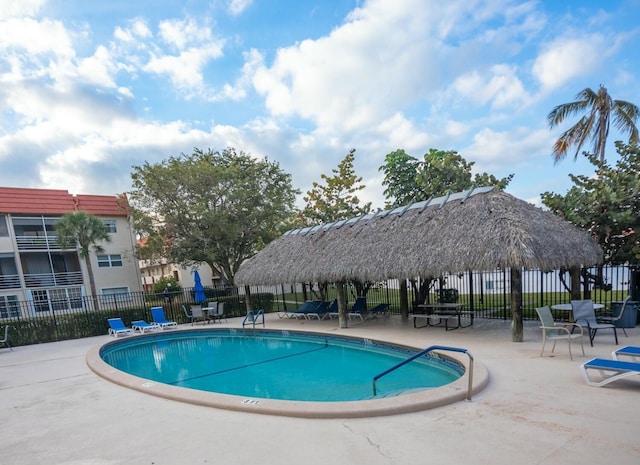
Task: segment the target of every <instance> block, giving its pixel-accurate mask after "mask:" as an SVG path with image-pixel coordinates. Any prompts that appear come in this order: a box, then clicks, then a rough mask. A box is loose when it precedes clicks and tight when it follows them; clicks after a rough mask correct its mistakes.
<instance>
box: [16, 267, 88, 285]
mask: <svg viewBox="0 0 640 465" xmlns="http://www.w3.org/2000/svg"><path fill="white" fill-rule="evenodd" d="M24 282H25V284H26V286H27V287H53V286H72V285H78V284H82V272H81V271H73V272H67V273H37V274H35V273H34V274H25V275H24Z"/></svg>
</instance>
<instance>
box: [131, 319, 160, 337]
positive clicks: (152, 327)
mask: <svg viewBox="0 0 640 465" xmlns="http://www.w3.org/2000/svg"><path fill="white" fill-rule="evenodd" d="M131 328H132V329H133V331H134V332H135V331H138V332H139V333H140V334H144V333H146V332H151V331H160V326H159V325H158V324H156V323H147V322H146V321H144V320H138V321H132V322H131Z"/></svg>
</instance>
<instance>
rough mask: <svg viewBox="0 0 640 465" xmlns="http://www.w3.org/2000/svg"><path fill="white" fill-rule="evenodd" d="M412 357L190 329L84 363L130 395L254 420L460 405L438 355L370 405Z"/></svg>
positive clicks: (456, 365)
mask: <svg viewBox="0 0 640 465" xmlns="http://www.w3.org/2000/svg"><path fill="white" fill-rule="evenodd" d="M415 352H417V350H416V349H412V348H408V347H404V346H398V345H390V344H385V343H382V342H380V341H371V340H367V339H361V338H347V337H336V336H333V335H332V336H328V335H318V334H315V335H312V334H308V333H303V332H298V331H271V330H262V331H255V332H254V331H247V332H243V331H242V330H236V329H219V330H210V329H207V330H204V329H196V330H188V331H178V332H171V333H159V334H154V335H147V336H144V337H136V338H130V339H125V340H121V341H113V342H111V343H108V344H105V345H104V346H102V347H100V348H98V349H97V350H96V351H95V352H93V353H90V354H88V356H87V362H88V364H89V366H90V367H91V368H92V369H93V370H94V371H96V373H98V374H100V375H101V376H104V377H106V378H108V379H110V380H112V381H115V382H117V383H119V384H123V385H126V386H128V387H133V388H135V389H138V390H142V391H145V392H149V393H152V394H156V395H161V396H163V397H169V398H173V399H177V400H183V401H187V402H192V403H197V404H203V405H211V406H215V407H221V408H231V409H235V410H249V411H254V412H257V413H269V414H280V415H290V416H320V417H345V416H372V415H384V414H391V413H399V412H400V411H414V410H418V409H422V408H424V405H425V402H427V403H428V404H430V405H432V404H433V403H434V402H435V404H437V405H440V403H441V402H443V403H447V402H448V401H446V400H443V399H442V398H441V396H435V397H434V396H430V395H427V394H429V393H432V392H433V391H441V390H443V389H445V391H447V394H450V396H445V397H447V398H453V399H455V400H458V399H459V398H460V396H462V398H464V396H465V394H466V388H464V389H463V388H462V387H461V386H460V381H461V377H463V375H464V372H465V368H464V366H463V364H462V363H461V362H460V361H458V360H456V359H455V358H451V357H443V356H441V355H436V357H420V358H419V359H416V360H415V361H414V362H411V363H409V364H407V365H405V366H403V367H402V368H400V369H398V370H396V371H394V372H393V373H390V374H389V375H387V376H385V377H383V378H381V379H380V380H378V385H377V393H378V395H377V396H375V397H374V396H373V393H372V379H373V377H374V376H375V375H377V374H379V373H380V372H382V371H384V370H386V369H388V368H390V367H392V366H393V365H395V364H397V363H398V362H400V361H402V360H404V359H406V358H407V357H409V356H410V355H411V354H412V353H415ZM101 363H102V364H104V365H106V367H105V366H102V367H100V365H101ZM438 386H445V388H442V387H440V388H438ZM185 387H186V388H189V389H184V388H185ZM427 398H428V399H429V400H428V401H427ZM434 399H435V400H434ZM455 400H451V401H455Z"/></svg>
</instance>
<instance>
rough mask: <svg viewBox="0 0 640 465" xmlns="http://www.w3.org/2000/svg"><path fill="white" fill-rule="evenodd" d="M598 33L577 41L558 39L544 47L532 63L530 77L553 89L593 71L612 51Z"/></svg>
mask: <svg viewBox="0 0 640 465" xmlns="http://www.w3.org/2000/svg"><path fill="white" fill-rule="evenodd" d="M608 42H609V40H608V39H605V38H604V37H603V36H602V35H601V34H594V35H591V36H586V37H580V38H568V37H559V38H557V39H555V40H553V41H552V42H550V43H549V44H547V45H546V46H545V47H544V48H543V50H542V51H541V53H540V54H539V55H538V57H537V58H536V60H535V62H534V63H533V67H532V72H533V75H534V77H535V78H536V79H537V80H538V81H539V82H540V84H541V85H542V86H543V88H545V89H546V90H553V89H555V88H557V87H560V86H561V85H563V84H564V83H565V82H567V81H569V80H571V79H574V78H576V77H580V76H585V75H587V74H589V73H591V72H593V71H594V70H595V69H596V68H597V67H598V66H600V65H601V64H602V63H603V62H604V58H605V57H607V56H608V55H610V53H611V52H612V51H613V50H612V46H611V44H610V43H608Z"/></svg>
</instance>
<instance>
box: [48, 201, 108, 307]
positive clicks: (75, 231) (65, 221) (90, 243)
mask: <svg viewBox="0 0 640 465" xmlns="http://www.w3.org/2000/svg"><path fill="white" fill-rule="evenodd" d="M56 234H57V236H58V244H60V246H61V247H62V248H67V247H69V246H71V245H75V246H77V247H78V255H80V257H81V258H82V259H84V262H85V265H86V267H87V273H88V274H89V285H90V287H91V295H93V296H94V297H95V296H96V295H98V294H97V291H96V281H95V278H94V276H93V267H92V266H91V257H90V255H89V254H90V251H91V250H92V249H93V251H94V252H95V253H96V254H100V253H103V252H104V248H103V247H102V245H101V244H100V242H110V241H111V237H110V236H109V231H108V229H107V227H106V226H105V224H104V223H103V222H102V220H101V219H100V218H98V217H97V216H95V215H90V214H89V213H85V212H82V211H78V212H73V213H67V214H66V215H63V216H62V217H61V218H60V219H59V220H58V221H57V222H56Z"/></svg>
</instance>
